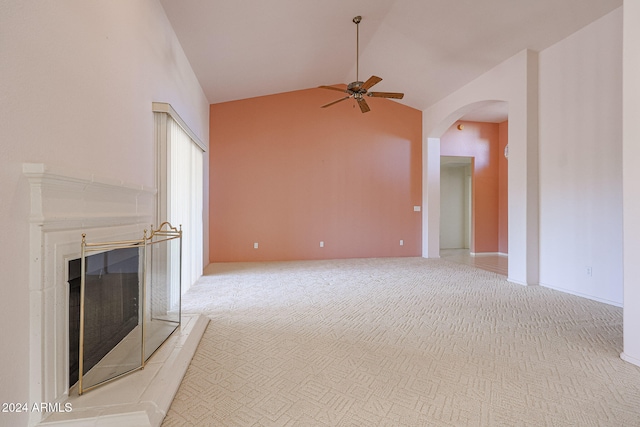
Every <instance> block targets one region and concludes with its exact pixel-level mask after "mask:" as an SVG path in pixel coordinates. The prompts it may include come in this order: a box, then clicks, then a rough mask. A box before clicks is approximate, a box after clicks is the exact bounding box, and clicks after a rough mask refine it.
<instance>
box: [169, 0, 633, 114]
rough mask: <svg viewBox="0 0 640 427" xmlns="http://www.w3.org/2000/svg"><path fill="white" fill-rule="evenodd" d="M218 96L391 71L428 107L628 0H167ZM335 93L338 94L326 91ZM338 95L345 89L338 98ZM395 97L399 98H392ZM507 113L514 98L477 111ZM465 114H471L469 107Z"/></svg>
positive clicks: (396, 87) (413, 101) (389, 83)
mask: <svg viewBox="0 0 640 427" xmlns="http://www.w3.org/2000/svg"><path fill="white" fill-rule="evenodd" d="M160 2H161V3H162V5H163V7H164V9H165V11H166V13H167V16H168V18H169V20H170V22H171V24H172V26H173V28H174V30H175V32H176V34H177V35H178V38H179V40H180V43H181V44H182V47H183V49H184V51H185V53H186V55H187V57H188V59H189V61H190V63H191V66H192V67H193V69H194V71H195V73H196V75H197V77H198V79H199V81H200V84H201V85H202V88H203V90H204V92H205V95H206V96H207V99H208V100H209V102H210V103H218V102H225V101H231V100H237V99H244V98H251V97H256V96H262V95H270V94H274V93H281V92H288V91H294V90H300V89H308V88H314V87H317V86H319V85H323V84H324V85H334V84H339V83H349V82H352V81H354V80H355V79H356V25H355V24H354V23H353V22H352V19H353V17H354V16H356V15H361V16H362V23H361V24H360V75H359V78H360V80H366V79H367V78H368V77H369V76H370V75H372V74H375V75H377V76H380V77H382V78H383V81H382V82H380V83H378V84H377V85H376V86H375V88H374V90H376V91H388V92H404V93H405V97H404V99H403V100H402V101H399V102H402V103H403V104H406V105H409V106H411V107H414V108H417V109H420V110H423V109H425V108H427V107H429V106H430V105H432V104H433V103H435V102H437V101H438V100H440V99H442V98H444V97H445V96H447V95H448V94H450V93H451V92H453V91H455V90H456V89H458V88H460V87H461V86H463V85H464V84H466V83H468V82H470V81H472V80H473V79H475V78H476V77H477V76H479V75H481V74H482V73H484V72H486V71H488V70H489V69H491V68H492V67H494V66H495V65H497V64H499V63H500V62H502V61H504V60H506V59H508V58H509V57H511V56H513V55H515V54H516V53H518V52H519V51H521V50H523V49H527V48H528V49H532V50H535V51H540V50H543V49H545V48H546V47H548V46H551V45H552V44H554V43H555V42H557V41H559V40H561V39H563V38H565V37H566V36H568V35H570V34H572V33H573V32H575V31H577V30H578V29H580V28H582V27H583V26H585V25H586V24H588V23H590V22H592V21H594V20H595V19H597V18H599V17H601V16H603V15H605V14H606V13H608V12H610V11H612V10H613V9H615V8H617V7H619V6H621V5H622V0H269V1H265V0H160ZM327 92H328V95H327V102H329V101H331V100H332V99H333V98H334V97H335V96H334V94H332V93H331V92H330V91H327ZM336 99H337V98H336ZM389 102H393V101H389ZM474 113H475V116H474V117H478V118H481V119H482V120H483V121H502V120H504V117H505V114H506V105H505V104H502V105H495V106H494V110H493V111H490V110H486V111H485V112H482V111H477V112H474ZM465 119H469V120H470V118H469V117H468V116H466V117H465Z"/></svg>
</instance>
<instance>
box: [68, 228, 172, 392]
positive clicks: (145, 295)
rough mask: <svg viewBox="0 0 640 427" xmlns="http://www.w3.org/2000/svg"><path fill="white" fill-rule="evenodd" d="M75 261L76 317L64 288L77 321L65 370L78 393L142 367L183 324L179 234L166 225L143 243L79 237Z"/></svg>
mask: <svg viewBox="0 0 640 427" xmlns="http://www.w3.org/2000/svg"><path fill="white" fill-rule="evenodd" d="M79 261H80V284H79V285H80V286H79V298H78V299H79V309H78V311H79V313H77V316H76V315H74V314H73V311H74V308H73V307H74V305H73V304H72V299H73V298H74V297H73V295H74V285H73V284H72V283H71V281H70V283H69V284H70V324H73V323H74V321H75V319H77V320H78V323H79V328H78V329H79V334H78V336H77V338H74V337H73V336H72V334H71V333H70V339H69V341H70V346H74V345H77V347H76V348H77V349H78V353H74V352H71V353H70V368H69V369H70V378H71V376H72V375H74V373H75V372H77V378H78V394H82V393H84V392H85V391H89V390H91V389H93V388H95V387H98V386H100V385H102V384H105V383H108V382H110V381H112V380H114V379H116V378H120V377H121V376H123V375H126V374H129V373H131V372H134V371H136V370H138V369H142V368H144V366H145V363H146V362H147V360H148V359H149V358H150V357H151V356H152V355H153V353H154V352H155V351H156V350H157V349H158V348H159V347H160V346H161V345H162V343H164V342H165V341H166V339H167V338H169V336H170V335H171V334H172V333H173V331H175V330H176V329H177V328H178V326H180V295H181V276H182V274H181V265H182V229H180V230H178V229H176V228H175V227H172V226H171V224H169V223H167V222H165V223H163V224H161V225H160V227H158V229H157V230H153V227H152V230H151V232H150V233H149V234H148V232H147V231H146V230H145V232H144V234H143V236H142V238H141V239H140V240H126V241H117V242H99V243H88V242H87V240H86V235H85V234H83V235H82V245H81V256H80V260H79ZM71 268H72V266H71V264H70V270H71ZM76 342H77V344H76ZM76 354H77V358H76V357H75V355H76ZM75 359H77V361H76V360H75ZM74 364H75V366H74ZM71 381H72V380H71V379H70V384H71Z"/></svg>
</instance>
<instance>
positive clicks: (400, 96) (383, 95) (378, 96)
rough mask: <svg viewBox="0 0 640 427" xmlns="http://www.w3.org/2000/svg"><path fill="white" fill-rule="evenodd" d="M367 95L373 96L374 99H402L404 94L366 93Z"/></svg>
mask: <svg viewBox="0 0 640 427" xmlns="http://www.w3.org/2000/svg"><path fill="white" fill-rule="evenodd" d="M367 95H368V96H373V97H374V98H394V99H402V98H403V97H404V93H398V92H368V93H367Z"/></svg>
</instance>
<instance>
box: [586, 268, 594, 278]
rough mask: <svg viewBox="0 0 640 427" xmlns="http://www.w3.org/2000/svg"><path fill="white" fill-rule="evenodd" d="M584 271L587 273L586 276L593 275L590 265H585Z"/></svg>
mask: <svg viewBox="0 0 640 427" xmlns="http://www.w3.org/2000/svg"><path fill="white" fill-rule="evenodd" d="M586 273H587V276H589V277H591V276H593V269H592V268H591V266H588V267H587V269H586Z"/></svg>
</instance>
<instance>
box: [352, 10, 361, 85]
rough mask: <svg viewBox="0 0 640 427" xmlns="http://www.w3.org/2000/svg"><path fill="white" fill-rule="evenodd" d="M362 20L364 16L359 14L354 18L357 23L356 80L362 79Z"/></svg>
mask: <svg viewBox="0 0 640 427" xmlns="http://www.w3.org/2000/svg"><path fill="white" fill-rule="evenodd" d="M360 21H362V16H360V15H358V16H356V17H355V18H353V23H354V24H356V81H357V82H359V81H360V25H359V24H360Z"/></svg>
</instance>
